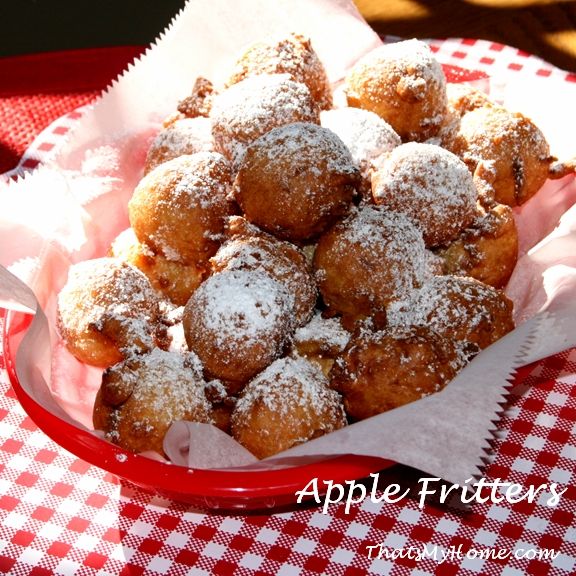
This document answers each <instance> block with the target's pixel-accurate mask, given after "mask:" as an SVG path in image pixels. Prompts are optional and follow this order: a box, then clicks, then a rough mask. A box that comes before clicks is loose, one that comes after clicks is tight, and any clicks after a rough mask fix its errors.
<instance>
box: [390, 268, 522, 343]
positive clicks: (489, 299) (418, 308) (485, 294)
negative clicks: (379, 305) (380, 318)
mask: <svg viewBox="0 0 576 576" xmlns="http://www.w3.org/2000/svg"><path fill="white" fill-rule="evenodd" d="M512 312H513V304H512V301H511V300H510V299H509V298H508V297H507V296H506V295H505V294H504V292H503V291H502V290H499V289H497V288H493V287H492V286H488V285H487V284H484V283H483V282H480V281H478V280H475V279H474V278H466V277H463V276H434V277H432V278H431V279H429V280H428V282H426V284H424V286H422V288H421V289H420V290H417V291H415V292H413V293H412V296H411V298H410V299H409V300H408V301H406V302H397V303H395V304H394V305H393V306H390V307H389V308H388V310H387V321H388V323H389V325H391V326H400V327H411V326H428V327H429V328H430V329H431V330H433V331H434V332H436V333H438V334H440V335H441V336H445V337H446V338H450V339H452V340H453V341H455V342H460V343H462V344H463V345H465V348H466V351H467V353H469V354H475V353H477V352H478V351H480V350H483V349H484V348H486V347H488V346H489V345H490V344H492V343H493V342H496V340H499V339H500V338H502V337H503V336H505V335H506V334H507V333H508V332H510V331H511V330H513V329H514V320H513V317H512Z"/></svg>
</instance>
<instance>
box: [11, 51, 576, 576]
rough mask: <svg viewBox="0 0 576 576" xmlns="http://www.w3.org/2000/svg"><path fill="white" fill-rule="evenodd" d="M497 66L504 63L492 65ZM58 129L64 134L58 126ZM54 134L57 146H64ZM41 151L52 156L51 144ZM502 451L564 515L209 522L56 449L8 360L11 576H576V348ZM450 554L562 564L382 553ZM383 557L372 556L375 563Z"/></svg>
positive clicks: (497, 57)
mask: <svg viewBox="0 0 576 576" xmlns="http://www.w3.org/2000/svg"><path fill="white" fill-rule="evenodd" d="M432 44H433V46H434V49H435V50H436V52H437V55H438V58H439V60H440V61H441V62H444V63H448V64H456V65H461V66H466V67H469V68H476V69H480V70H485V71H487V72H490V71H492V70H493V69H495V68H496V67H499V68H502V69H505V70H507V73H508V74H510V73H524V74H539V75H555V76H557V77H560V78H563V79H564V80H566V81H569V82H573V81H575V77H574V75H573V74H568V73H566V72H561V71H558V70H556V69H554V68H552V67H551V66H549V65H547V64H545V63H543V62H542V61H540V60H539V59H536V58H534V57H532V56H528V55H524V54H522V53H519V52H518V51H517V50H514V49H512V48H508V47H503V46H498V47H497V49H494V48H493V45H491V44H489V43H486V42H481V41H466V40H462V41H459V40H448V41H443V42H442V41H436V40H435V41H432ZM492 58H493V60H492ZM58 125H59V123H56V124H55V125H53V127H56V128H57V127H58ZM59 136H60V134H59V132H58V131H56V132H55V131H54V130H50V129H49V130H48V131H46V132H44V133H43V135H42V141H44V138H45V137H46V140H45V142H46V145H45V148H46V147H48V146H49V145H51V144H52V145H57V144H58V141H59ZM38 142H39V144H38V146H37V147H36V149H38V148H40V147H41V146H42V142H41V141H40V140H39V141H38ZM498 430H499V434H498V439H497V440H496V441H495V443H494V448H495V453H494V455H493V457H492V459H491V463H490V464H489V465H488V467H487V469H486V470H485V472H484V476H485V477H486V478H487V479H492V480H493V479H496V478H500V479H502V480H504V481H509V482H513V483H517V484H520V485H522V486H524V487H529V486H531V485H534V486H538V485H540V484H544V483H550V482H557V483H558V484H559V485H560V486H561V487H563V488H566V489H567V490H566V492H565V493H564V494H563V495H562V497H561V498H560V501H559V504H558V505H557V506H556V507H548V506H546V505H545V504H544V502H543V501H542V499H539V500H537V501H536V502H535V503H527V502H526V501H522V502H519V503H517V504H509V503H506V502H504V503H500V504H495V503H491V502H490V501H488V502H486V503H485V504H473V505H472V506H471V508H470V510H469V511H468V512H463V511H462V510H459V509H456V508H450V507H448V506H445V505H439V504H435V503H432V502H430V503H427V504H426V505H425V506H424V508H423V509H420V508H419V507H418V501H417V500H416V499H415V498H407V499H404V500H402V501H401V502H399V503H398V504H386V503H379V504H376V503H373V502H371V501H370V499H369V498H367V499H365V500H364V501H363V502H361V503H359V504H355V505H353V506H352V507H351V509H350V511H349V512H348V513H346V509H345V506H344V505H343V504H335V505H332V506H330V507H329V508H328V511H327V514H323V513H322V510H321V509H320V508H317V507H314V506H302V507H301V508H299V509H297V510H295V511H291V512H284V513H274V512H272V513H270V514H269V515H246V516H243V515H230V516H224V515H217V514H204V513H198V512H196V511H194V510H192V509H189V508H188V507H187V506H185V505H183V504H180V503H177V502H172V501H168V500H164V499H161V498H158V497H156V496H153V495H150V494H148V493H146V492H143V491H141V490H139V489H137V488H135V487H133V486H128V485H123V484H122V483H121V482H120V481H119V480H118V479H116V478H114V477H112V476H111V475H109V474H108V473H106V472H104V471H102V470H100V469H98V468H95V467H93V466H90V465H88V464H86V463H85V462H83V461H81V460H79V459H77V458H76V457H74V456H73V455H71V454H70V453H68V452H66V451H65V450H63V449H62V448H61V447H59V446H58V445H56V444H54V443H53V442H52V441H51V440H50V439H48V438H47V437H46V436H45V435H44V434H43V433H42V432H40V431H39V430H38V429H37V428H36V426H35V425H34V423H33V422H32V421H31V420H30V419H29V417H28V416H27V415H26V414H25V413H24V412H23V410H22V409H21V407H20V405H19V404H18V402H17V400H16V399H15V396H14V394H13V392H12V390H11V388H10V385H9V383H8V380H7V376H6V373H5V371H4V370H3V365H2V358H1V357H0V572H5V573H10V574H13V575H15V576H23V575H28V574H34V575H42V574H46V575H48V574H62V575H66V576H68V575H84V574H86V575H87V574H100V575H103V576H104V575H110V576H117V575H119V574H120V575H128V574H130V575H132V574H207V575H209V574H217V575H228V574H240V575H275V574H280V575H294V574H330V575H340V574H342V575H348V576H353V575H360V574H367V573H369V574H390V575H398V576H401V575H407V574H412V575H414V576H429V575H432V574H438V575H440V576H449V575H456V574H458V575H463V576H467V575H470V576H472V575H478V574H486V575H500V574H505V575H507V576H521V575H524V574H534V575H538V576H540V575H549V576H555V575H570V574H575V573H576V522H575V514H576V472H575V470H576V434H575V431H576V350H569V351H566V352H565V353H562V354H558V355H555V356H553V357H551V358H548V359H546V360H544V361H541V362H538V363H536V364H534V365H531V366H528V367H525V368H523V369H521V370H520V371H519V373H518V374H517V377H516V379H515V388H514V391H513V393H512V394H511V397H510V402H509V406H508V410H507V413H506V416H505V417H503V418H502V419H501V420H500V422H499V423H498ZM418 477H419V475H418V473H417V472H415V471H412V470H407V469H404V468H400V467H397V468H393V469H391V470H390V471H387V472H385V473H383V474H382V475H381V482H383V485H385V484H386V483H391V482H392V483H399V484H402V485H403V486H410V485H413V484H415V483H416V482H417V480H418ZM380 544H381V545H383V546H386V547H388V548H390V549H392V548H403V549H404V550H405V551H407V550H409V549H410V548H411V547H412V549H413V550H422V548H423V547H424V546H425V545H427V546H428V548H429V549H431V548H432V547H433V546H438V547H439V548H442V549H444V550H445V551H450V550H452V551H458V550H460V551H461V553H465V552H466V551H467V550H470V549H474V550H481V549H486V548H490V549H492V550H498V549H502V550H504V551H514V550H538V549H553V550H555V551H558V552H559V555H558V556H557V557H556V559H555V560H546V559H544V560H538V559H527V558H523V559H520V558H518V559H517V558H509V559H507V560H506V561H498V560H486V561H484V560H480V559H475V560H472V559H466V558H458V555H457V553H454V554H453V556H452V558H449V559H448V560H447V561H446V562H444V563H442V564H440V563H439V562H438V561H437V560H434V559H431V558H426V559H423V560H420V561H419V560H416V559H414V558H412V559H410V558H405V559H397V560H386V559H385V558H380V559H378V558H376V557H375V556H376V552H377V550H376V552H375V548H374V546H375V545H380ZM370 551H372V557H370Z"/></svg>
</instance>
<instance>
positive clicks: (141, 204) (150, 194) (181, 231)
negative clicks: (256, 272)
mask: <svg viewBox="0 0 576 576" xmlns="http://www.w3.org/2000/svg"><path fill="white" fill-rule="evenodd" d="M230 178H231V173H230V166H229V164H228V162H227V161H226V160H225V158H224V157H223V156H221V155H220V154H218V153H216V152H198V153H196V154H192V155H189V156H180V157H178V158H175V159H173V160H170V161H168V162H165V163H163V164H161V165H160V166H158V167H156V168H155V169H154V170H152V172H149V173H148V174H147V175H146V176H144V178H143V179H142V180H141V181H140V182H139V184H138V185H137V186H136V189H135V190H134V193H133V195H132V198H131V199H130V201H129V203H128V214H129V218H130V224H131V226H132V228H133V229H134V233H135V234H136V237H137V238H138V240H139V242H141V243H142V244H145V245H146V246H149V247H150V248H151V249H152V251H153V252H154V253H156V254H161V255H163V256H164V257H165V258H167V259H168V260H173V261H175V262H179V263H181V264H186V265H202V264H203V263H205V262H207V261H208V259H209V258H210V257H211V256H212V255H213V254H214V253H215V252H216V250H217V249H218V246H219V245H220V243H221V241H222V233H223V230H224V223H225V219H226V218H227V217H228V216H230V215H231V214H232V213H233V211H234V206H233V204H232V203H231V201H230V199H229V197H228V193H229V189H230Z"/></svg>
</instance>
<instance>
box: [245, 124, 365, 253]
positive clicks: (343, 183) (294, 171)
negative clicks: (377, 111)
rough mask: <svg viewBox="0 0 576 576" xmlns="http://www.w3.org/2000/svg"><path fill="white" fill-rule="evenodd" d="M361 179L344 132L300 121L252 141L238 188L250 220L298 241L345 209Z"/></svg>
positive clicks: (313, 234)
mask: <svg viewBox="0 0 576 576" xmlns="http://www.w3.org/2000/svg"><path fill="white" fill-rule="evenodd" d="M359 184H360V173H359V171H358V169H357V168H356V166H355V165H354V160H353V159H352V156H351V155H350V152H349V151H348V149H347V148H346V146H345V145H344V143H343V142H342V141H341V140H340V138H338V136H336V134H334V132H332V131H331V130H328V129H327V128H322V127H321V126H318V125H316V124H308V123H302V122H298V123H295V124H289V125H287V126H281V127H279V128H274V129H273V130H271V131H270V132H268V133H267V134H265V135H264V136H261V137H260V138H258V140H256V141H254V142H253V143H252V144H251V145H250V146H249V147H248V149H247V151H246V155H245V156H244V159H243V161H242V163H241V165H240V169H239V171H238V174H237V176H236V181H235V183H234V193H235V197H236V200H237V202H238V203H239V204H240V207H241V208H242V210H243V212H244V215H245V217H246V218H247V219H248V220H249V221H250V222H252V223H253V224H256V225H257V226H259V227H260V228H262V229H263V230H265V231H267V232H270V233H272V234H274V235H275V236H277V237H279V238H282V239H283V240H290V241H292V242H295V243H298V242H302V241H306V240H310V239H312V238H314V237H316V236H318V235H320V234H321V233H322V232H323V231H324V230H326V229H327V228H328V227H329V226H330V225H331V224H332V223H333V222H335V221H336V220H337V219H338V218H340V217H341V216H343V215H345V214H346V213H347V212H348V211H349V209H350V207H351V204H352V200H353V199H354V196H355V194H356V190H357V188H358V187H359Z"/></svg>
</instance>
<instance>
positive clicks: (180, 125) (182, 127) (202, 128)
mask: <svg viewBox="0 0 576 576" xmlns="http://www.w3.org/2000/svg"><path fill="white" fill-rule="evenodd" d="M212 150H214V139H213V138H212V122H211V121H210V120H209V119H208V118H180V117H174V118H172V119H167V120H166V122H165V125H164V126H163V127H162V129H161V130H160V131H159V132H158V134H157V135H156V137H155V138H154V140H153V141H152V144H151V145H150V148H149V149H148V153H147V155H146V162H145V164H144V174H148V172H150V171H152V170H153V169H154V168H156V166H159V165H160V164H162V163H164V162H167V161H168V160H173V159H174V158H178V156H185V155H189V154H195V153H196V152H209V151H212Z"/></svg>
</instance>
